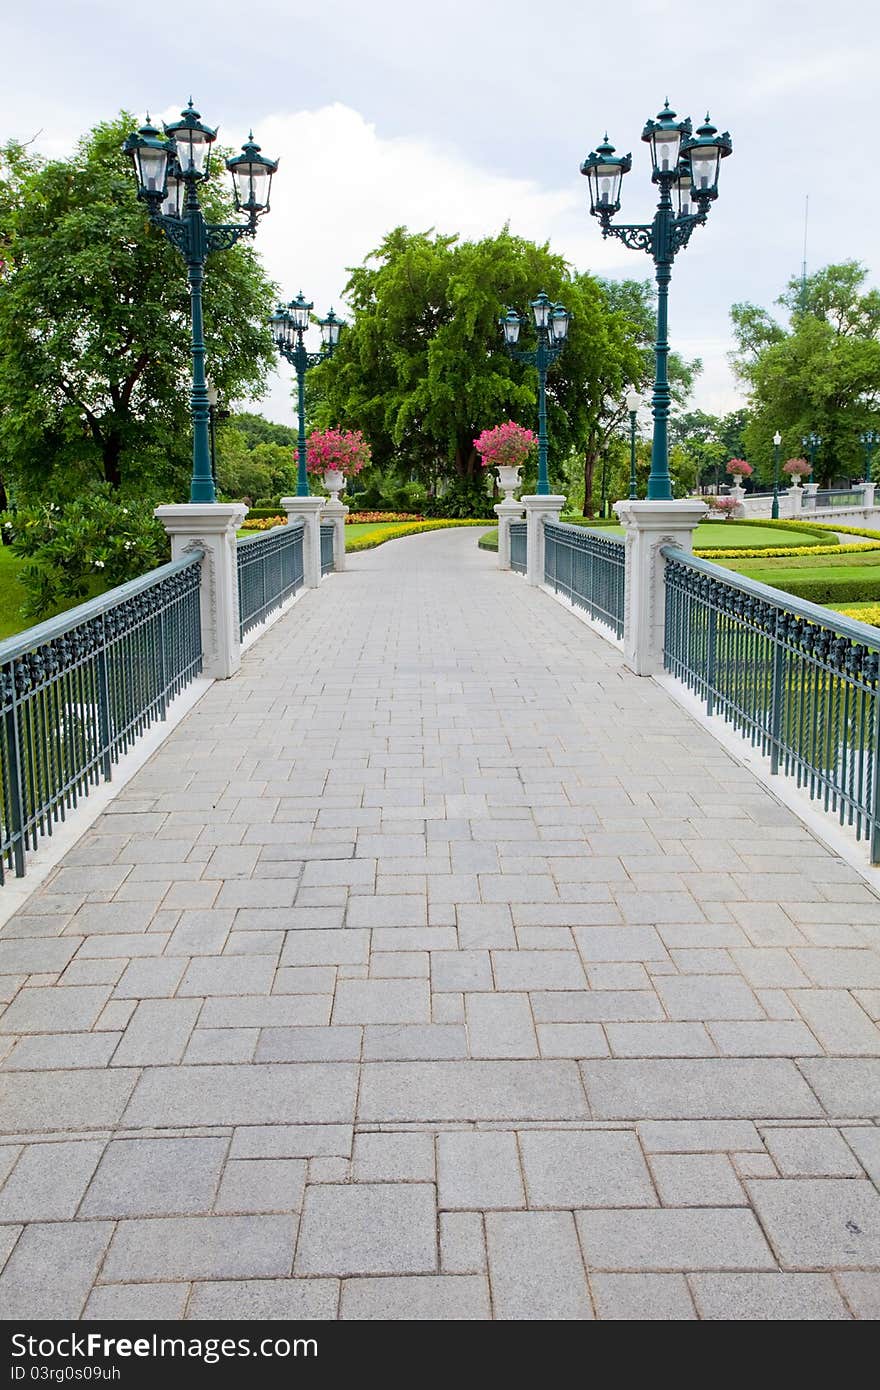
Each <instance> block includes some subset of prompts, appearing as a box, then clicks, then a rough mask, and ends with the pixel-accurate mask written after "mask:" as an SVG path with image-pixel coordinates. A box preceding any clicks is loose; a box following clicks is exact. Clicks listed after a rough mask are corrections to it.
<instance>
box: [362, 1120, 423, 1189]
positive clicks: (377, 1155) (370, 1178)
mask: <svg viewBox="0 0 880 1390" xmlns="http://www.w3.org/2000/svg"><path fill="white" fill-rule="evenodd" d="M352 1177H353V1178H354V1180H355V1182H433V1181H434V1141H433V1139H432V1137H431V1135H430V1134H416V1133H412V1132H402V1133H399V1134H389V1133H379V1132H376V1133H372V1134H359V1135H357V1137H356V1138H355V1142H354V1158H353V1161H352Z"/></svg>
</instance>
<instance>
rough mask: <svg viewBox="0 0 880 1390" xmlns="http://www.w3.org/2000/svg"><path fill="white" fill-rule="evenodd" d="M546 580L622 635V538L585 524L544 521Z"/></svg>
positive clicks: (600, 621) (618, 635) (623, 574)
mask: <svg viewBox="0 0 880 1390" xmlns="http://www.w3.org/2000/svg"><path fill="white" fill-rule="evenodd" d="M544 583H545V584H549V585H550V587H551V588H552V589H554V590H555V591H556V593H558V594H560V593H561V594H564V595H565V597H566V598H567V599H568V600H569V601H570V602H571V603H573V604H574V605H575V607H576V608H583V609H584V611H585V612H586V613H588V614H589V615H590V617H591V618H592V619H594V621H595V622H598V623H603V624H605V626H607V627H610V628H611V630H612V632H613V633H614V635H615V637H618V638H619V637H622V636H623V604H624V596H625V593H626V564H625V560H624V544H623V540H618V539H617V538H616V537H613V536H605V535H599V534H598V532H596V531H590V530H588V529H587V528H586V527H583V526H567V525H566V524H565V523H564V522H556V521H552V522H551V521H545V522H544Z"/></svg>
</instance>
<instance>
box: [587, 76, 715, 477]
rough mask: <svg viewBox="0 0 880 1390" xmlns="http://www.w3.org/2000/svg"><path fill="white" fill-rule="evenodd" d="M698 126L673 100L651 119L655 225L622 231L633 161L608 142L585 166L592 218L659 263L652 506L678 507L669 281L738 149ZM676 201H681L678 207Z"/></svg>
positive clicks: (645, 134)
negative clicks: (618, 216) (674, 501)
mask: <svg viewBox="0 0 880 1390" xmlns="http://www.w3.org/2000/svg"><path fill="white" fill-rule="evenodd" d="M691 132H692V126H691V122H690V120H684V121H677V120H676V118H675V112H674V111H672V110H670V107H669V102H668V101H667V103H666V105H665V106H664V107H663V110H662V111H661V112H660V113H659V115H658V116H657V119H656V120H653V121H648V123H647V125H646V126H645V129H644V130H643V131H642V139H643V140H644V141H645V143H646V144H647V145H649V146H650V149H651V160H652V164H653V172H652V175H651V178H652V182H653V183H656V184H657V185H658V186H659V189H660V199H659V202H658V204H657V211H656V212H655V214H654V220H653V222H651V223H650V224H648V225H647V226H643V225H623V224H620V225H616V224H615V223H614V222H612V220H611V219H612V218H613V217H614V215H615V213H617V212H619V210H620V185H621V182H622V180H623V176H624V174H628V173H629V171H630V169H631V168H632V156H631V155H628V154H626V155H616V154H615V153H614V146H613V145H612V144H610V143H609V141H608V136H607V135H606V136H605V139H604V141H603V142H602V144H600V145H597V146H596V148H595V150H593V151H592V152H591V153H590V154H589V155H588V156H587V158H586V159H585V160H584V162H583V164H582V165H581V173H582V174H585V175H586V177H587V180H588V183H589V188H590V212H591V213H592V215H593V216H594V217H597V218H598V219H599V222H600V223H601V226H602V235H603V237H608V236H616V237H618V238H619V239H620V241H622V242H623V244H624V246H628V247H629V248H630V250H631V251H647V253H648V255H649V256H651V257H652V258H653V261H654V269H655V278H656V281H657V339H656V342H655V344H654V357H655V363H656V366H655V374H654V395H653V399H652V407H653V416H654V438H653V444H652V448H651V474H650V477H649V479H648V500H649V501H670V500H671V498H672V481H671V479H670V477H669V438H668V424H669V408H670V401H671V396H670V390H669V326H668V325H669V319H668V302H669V282H670V280H671V279H672V264H673V261H674V260H675V257H676V255H677V254H678V252H679V251H682V250H684V248H685V247H686V246H687V244H688V242H689V241H690V238H691V233H692V232H693V230H694V228H695V227H697V226H700V225H702V223H704V222H705V221H706V218H707V216H708V213H709V208H710V207H711V206H712V203H713V202H714V200H715V199H716V198H717V197H718V173H719V169H720V165H721V161H722V159H725V158H726V157H727V156H728V155H729V154H730V153H731V150H732V149H733V145H732V143H731V139H730V136H729V135H728V133H727V132H726V131H725V132H724V134H723V135H719V134H718V131H717V130H716V128H715V126H713V125H712V123H711V121H710V120H709V117H708V116H707V117H706V120H705V123H704V124H703V125H701V126H700V127H699V129H698V130H697V133H696V135H693V134H692V133H691ZM673 197H674V199H675V201H674V202H673Z"/></svg>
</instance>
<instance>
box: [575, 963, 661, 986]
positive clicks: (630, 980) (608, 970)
mask: <svg viewBox="0 0 880 1390" xmlns="http://www.w3.org/2000/svg"><path fill="white" fill-rule="evenodd" d="M654 964H655V965H660V964H661V962H659V961H657V962H655V963H654ZM587 982H588V984H589V986H590V989H650V988H651V977H650V975H649V974H648V972H647V970H646V969H645V967H644V966H643V965H642V964H640V963H638V962H636V961H619V962H614V961H612V962H608V963H605V964H603V963H602V962H597V963H596V964H595V965H587Z"/></svg>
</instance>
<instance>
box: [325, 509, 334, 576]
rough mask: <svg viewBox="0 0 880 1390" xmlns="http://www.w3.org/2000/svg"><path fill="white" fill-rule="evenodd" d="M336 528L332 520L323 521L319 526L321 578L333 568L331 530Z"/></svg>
mask: <svg viewBox="0 0 880 1390" xmlns="http://www.w3.org/2000/svg"><path fill="white" fill-rule="evenodd" d="M335 529H336V528H335V527H334V525H333V522H332V521H329V522H324V524H323V525H322V526H321V578H322V579H323V577H324V575H325V574H329V573H330V571H331V570H332V569H333V532H334V530H335Z"/></svg>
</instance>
